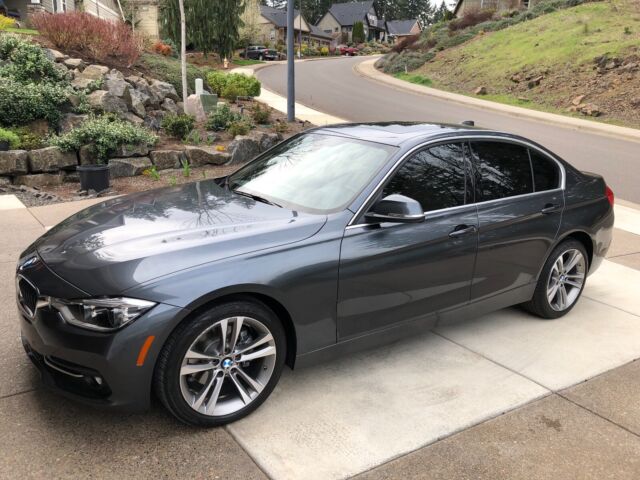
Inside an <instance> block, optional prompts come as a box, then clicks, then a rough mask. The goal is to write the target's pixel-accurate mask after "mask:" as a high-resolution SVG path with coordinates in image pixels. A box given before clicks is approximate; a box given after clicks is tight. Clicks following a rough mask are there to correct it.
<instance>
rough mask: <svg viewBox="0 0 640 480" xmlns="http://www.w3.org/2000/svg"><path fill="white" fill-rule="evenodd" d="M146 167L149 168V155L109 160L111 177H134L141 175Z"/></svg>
mask: <svg viewBox="0 0 640 480" xmlns="http://www.w3.org/2000/svg"><path fill="white" fill-rule="evenodd" d="M147 168H151V160H149V157H135V158H112V159H110V160H109V175H110V176H111V178H118V177H134V176H136V175H141V174H142V172H144V171H145V170H146V169H147Z"/></svg>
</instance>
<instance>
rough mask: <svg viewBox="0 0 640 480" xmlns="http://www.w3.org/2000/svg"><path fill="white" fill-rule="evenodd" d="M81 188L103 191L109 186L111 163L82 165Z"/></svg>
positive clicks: (79, 169) (80, 168)
mask: <svg viewBox="0 0 640 480" xmlns="http://www.w3.org/2000/svg"><path fill="white" fill-rule="evenodd" d="M77 170H78V174H79V175H80V189H81V190H94V191H96V192H101V191H103V190H106V189H107V188H109V165H80V166H78V167H77Z"/></svg>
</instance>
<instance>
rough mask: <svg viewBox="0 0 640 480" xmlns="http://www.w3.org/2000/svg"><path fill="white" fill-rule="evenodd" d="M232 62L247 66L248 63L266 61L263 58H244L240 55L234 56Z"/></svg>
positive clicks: (255, 63)
mask: <svg viewBox="0 0 640 480" xmlns="http://www.w3.org/2000/svg"><path fill="white" fill-rule="evenodd" d="M232 63H234V64H236V65H240V66H241V67H244V66H247V65H258V64H260V63H264V62H263V61H261V60H251V59H250V58H247V59H244V58H240V57H234V58H233V60H232Z"/></svg>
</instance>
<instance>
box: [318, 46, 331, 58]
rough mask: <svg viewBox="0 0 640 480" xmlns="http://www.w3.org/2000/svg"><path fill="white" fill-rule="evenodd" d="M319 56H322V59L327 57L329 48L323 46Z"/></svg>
mask: <svg viewBox="0 0 640 480" xmlns="http://www.w3.org/2000/svg"><path fill="white" fill-rule="evenodd" d="M320 55H322V56H323V57H326V56H328V55H329V47H327V46H324V47H322V48H321V49H320Z"/></svg>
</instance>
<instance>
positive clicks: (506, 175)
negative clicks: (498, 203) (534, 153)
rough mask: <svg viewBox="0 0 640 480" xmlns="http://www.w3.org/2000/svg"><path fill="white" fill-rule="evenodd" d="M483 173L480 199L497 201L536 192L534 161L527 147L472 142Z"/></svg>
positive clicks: (481, 175) (477, 161) (480, 184)
mask: <svg viewBox="0 0 640 480" xmlns="http://www.w3.org/2000/svg"><path fill="white" fill-rule="evenodd" d="M471 148H472V151H473V152H474V157H475V160H476V163H477V165H478V170H479V173H480V179H479V186H478V187H479V188H478V192H479V194H480V200H482V201H487V200H496V199H499V198H506V197H513V196H516V195H524V194H526V193H532V192H533V178H532V175H531V162H530V161H529V152H528V151H527V148H526V147H523V146H521V145H516V144H514V143H506V142H491V141H487V142H481V141H478V142H472V143H471Z"/></svg>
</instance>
